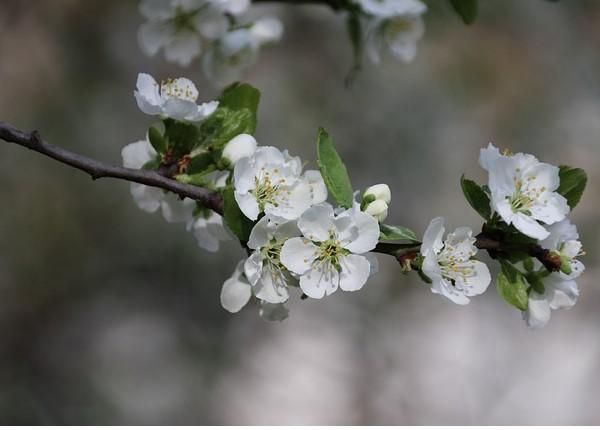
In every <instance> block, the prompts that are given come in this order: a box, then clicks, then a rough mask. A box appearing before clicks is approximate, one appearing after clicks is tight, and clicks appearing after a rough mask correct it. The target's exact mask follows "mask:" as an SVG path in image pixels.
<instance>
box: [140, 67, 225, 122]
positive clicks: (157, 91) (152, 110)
mask: <svg viewBox="0 0 600 430" xmlns="http://www.w3.org/2000/svg"><path fill="white" fill-rule="evenodd" d="M136 86H137V90H136V91H134V95H135V99H136V101H137V104H138V107H139V108H140V110H141V111H142V112H144V113H146V114H148V115H163V116H166V117H169V118H173V119H176V120H185V121H192V122H195V121H201V120H202V119H204V118H206V117H208V116H209V115H211V114H212V113H213V112H214V111H215V110H216V109H217V107H218V106H219V102H217V101H211V102H207V103H202V104H200V105H199V104H196V100H198V90H197V89H196V86H195V85H194V83H193V82H192V81H190V80H189V79H186V78H177V79H168V80H166V81H162V82H161V84H160V85H159V84H158V83H157V82H156V80H155V79H154V78H153V77H152V76H150V75H148V74H146V73H140V74H139V75H138V78H137V84H136Z"/></svg>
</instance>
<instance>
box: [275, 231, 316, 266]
mask: <svg viewBox="0 0 600 430" xmlns="http://www.w3.org/2000/svg"><path fill="white" fill-rule="evenodd" d="M318 249H319V248H317V247H316V246H315V245H314V244H313V243H312V242H310V241H308V240H307V239H305V238H300V237H294V238H292V239H289V240H287V241H286V242H285V243H284V244H283V247H282V248H281V255H280V259H281V263H282V264H283V265H284V266H285V267H287V269H288V270H290V271H291V272H293V273H297V274H299V275H301V274H303V273H306V272H307V271H308V270H310V268H311V265H312V263H313V261H314V260H315V258H316V256H317V253H318Z"/></svg>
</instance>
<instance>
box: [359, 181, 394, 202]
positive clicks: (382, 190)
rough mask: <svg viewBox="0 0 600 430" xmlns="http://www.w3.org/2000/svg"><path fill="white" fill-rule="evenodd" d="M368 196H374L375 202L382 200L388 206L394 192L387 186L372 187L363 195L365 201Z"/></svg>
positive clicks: (377, 185)
mask: <svg viewBox="0 0 600 430" xmlns="http://www.w3.org/2000/svg"><path fill="white" fill-rule="evenodd" d="M367 196H373V197H375V200H382V201H383V202H384V203H385V204H387V205H389V204H390V202H391V201H392V192H391V191H390V187H389V186H388V185H387V184H376V185H371V186H370V187H369V188H367V189H366V190H365V192H364V193H363V199H364V198H365V197H367Z"/></svg>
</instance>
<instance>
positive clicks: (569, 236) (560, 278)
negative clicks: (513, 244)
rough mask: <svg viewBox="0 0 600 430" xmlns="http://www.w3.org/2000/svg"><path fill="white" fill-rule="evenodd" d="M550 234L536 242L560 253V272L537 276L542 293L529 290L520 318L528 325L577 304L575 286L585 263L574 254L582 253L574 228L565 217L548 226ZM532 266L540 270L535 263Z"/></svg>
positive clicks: (543, 322)
mask: <svg viewBox="0 0 600 430" xmlns="http://www.w3.org/2000/svg"><path fill="white" fill-rule="evenodd" d="M548 229H549V230H550V235H549V236H548V237H547V238H546V239H545V240H543V241H542V242H540V245H541V246H542V247H544V248H546V249H549V250H551V252H553V253H556V254H557V255H559V256H560V259H561V261H562V262H563V267H562V268H561V271H560V272H552V273H550V274H547V275H546V276H545V277H542V278H541V279H540V281H541V284H542V285H543V292H539V291H535V289H534V288H532V290H531V291H530V293H529V304H528V308H527V310H526V311H524V312H523V319H524V320H525V322H526V323H527V325H528V326H529V327H531V328H540V327H543V326H545V325H546V324H547V323H548V321H550V314H551V312H552V311H553V310H557V309H570V308H571V307H573V306H574V305H575V303H577V299H578V298H579V288H578V287H577V283H576V282H575V279H577V278H578V277H579V276H580V275H581V274H582V273H583V271H584V270H585V266H584V265H583V263H581V262H580V261H579V260H577V257H578V256H579V255H581V254H582V251H581V242H579V234H578V233H577V228H576V227H575V226H574V225H573V224H571V222H570V221H569V220H563V221H561V222H558V223H556V224H553V225H551V226H550V227H548ZM535 269H537V270H539V269H541V264H540V263H539V262H536V263H535Z"/></svg>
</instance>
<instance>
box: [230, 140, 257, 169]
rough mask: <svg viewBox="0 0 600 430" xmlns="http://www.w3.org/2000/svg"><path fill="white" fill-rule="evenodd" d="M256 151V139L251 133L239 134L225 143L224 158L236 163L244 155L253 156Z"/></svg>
mask: <svg viewBox="0 0 600 430" xmlns="http://www.w3.org/2000/svg"><path fill="white" fill-rule="evenodd" d="M254 151H256V139H255V138H254V137H252V136H250V135H249V134H238V135H237V136H236V137H234V138H233V139H231V140H230V141H229V142H227V145H225V149H223V155H222V158H226V159H227V160H228V161H229V163H231V165H232V166H233V165H235V163H237V162H238V161H239V160H241V159H242V158H244V157H251V156H252V154H254Z"/></svg>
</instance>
